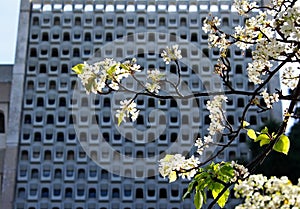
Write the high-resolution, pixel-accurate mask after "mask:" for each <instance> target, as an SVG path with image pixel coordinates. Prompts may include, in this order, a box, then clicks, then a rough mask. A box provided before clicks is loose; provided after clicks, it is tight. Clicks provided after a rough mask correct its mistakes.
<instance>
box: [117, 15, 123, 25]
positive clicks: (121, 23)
mask: <svg viewBox="0 0 300 209" xmlns="http://www.w3.org/2000/svg"><path fill="white" fill-rule="evenodd" d="M117 26H123V18H122V17H118V19H117Z"/></svg>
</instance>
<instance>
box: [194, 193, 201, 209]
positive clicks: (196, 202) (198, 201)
mask: <svg viewBox="0 0 300 209" xmlns="http://www.w3.org/2000/svg"><path fill="white" fill-rule="evenodd" d="M194 205H195V207H196V209H201V207H202V205H203V196H202V193H201V192H200V191H199V190H196V192H195V196H194Z"/></svg>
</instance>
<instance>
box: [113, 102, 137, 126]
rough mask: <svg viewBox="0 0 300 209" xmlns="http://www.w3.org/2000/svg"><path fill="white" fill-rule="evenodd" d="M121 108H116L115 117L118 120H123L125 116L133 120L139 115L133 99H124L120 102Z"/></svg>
mask: <svg viewBox="0 0 300 209" xmlns="http://www.w3.org/2000/svg"><path fill="white" fill-rule="evenodd" d="M120 104H121V107H120V108H121V109H120V110H117V112H116V117H117V118H118V119H119V120H120V121H124V122H126V120H125V117H130V118H131V120H132V121H135V120H136V119H137V117H138V116H139V112H140V111H139V110H137V109H136V103H135V102H134V101H133V100H126V99H125V100H124V101H121V102H120Z"/></svg>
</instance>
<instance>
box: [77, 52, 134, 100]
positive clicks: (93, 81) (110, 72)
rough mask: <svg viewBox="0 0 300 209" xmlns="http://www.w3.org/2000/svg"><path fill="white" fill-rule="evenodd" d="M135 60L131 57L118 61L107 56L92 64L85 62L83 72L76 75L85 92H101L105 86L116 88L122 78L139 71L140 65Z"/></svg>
mask: <svg viewBox="0 0 300 209" xmlns="http://www.w3.org/2000/svg"><path fill="white" fill-rule="evenodd" d="M135 62H136V59H132V60H131V61H125V62H124V63H120V62H116V61H115V60H113V59H109V58H106V59H104V60H103V61H100V62H96V63H94V64H88V63H86V62H85V63H84V68H83V72H82V73H81V74H78V77H79V78H80V79H81V83H82V84H83V86H84V87H85V90H86V93H87V94H89V93H90V92H92V93H95V94H97V93H98V92H102V91H103V88H105V87H110V88H112V89H113V90H118V89H119V85H120V82H121V80H122V79H123V78H126V77H128V76H129V75H131V74H132V73H133V72H139V68H140V66H139V65H137V64H135Z"/></svg>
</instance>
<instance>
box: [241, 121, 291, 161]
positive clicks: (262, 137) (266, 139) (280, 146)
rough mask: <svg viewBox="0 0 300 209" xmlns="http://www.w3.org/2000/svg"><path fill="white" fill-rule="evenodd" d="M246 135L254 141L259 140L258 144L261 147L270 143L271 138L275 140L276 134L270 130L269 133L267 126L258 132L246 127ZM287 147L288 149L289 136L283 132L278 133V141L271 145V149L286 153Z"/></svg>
mask: <svg viewBox="0 0 300 209" xmlns="http://www.w3.org/2000/svg"><path fill="white" fill-rule="evenodd" d="M247 135H248V136H249V138H250V139H253V141H254V142H259V145H260V146H261V147H262V146H264V145H267V144H270V142H271V141H272V140H276V138H277V135H276V134H275V133H274V132H272V133H271V134H270V133H269V130H268V128H267V127H264V128H263V129H262V130H261V131H260V132H255V131H254V130H253V129H248V131H247ZM289 149H290V139H289V137H287V136H286V135H284V134H282V135H280V136H279V139H278V141H277V142H276V143H275V144H274V146H273V150H275V151H277V152H281V153H283V154H285V155H287V154H288V152H289Z"/></svg>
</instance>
